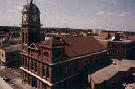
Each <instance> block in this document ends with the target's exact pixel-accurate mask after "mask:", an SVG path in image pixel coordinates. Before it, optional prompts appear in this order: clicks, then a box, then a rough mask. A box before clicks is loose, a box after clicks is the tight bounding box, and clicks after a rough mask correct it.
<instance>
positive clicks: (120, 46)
mask: <svg viewBox="0 0 135 89" xmlns="http://www.w3.org/2000/svg"><path fill="white" fill-rule="evenodd" d="M108 52H109V55H110V58H116V59H122V58H129V57H133V56H134V53H135V41H134V40H120V34H119V33H118V34H117V33H116V36H115V39H114V40H112V41H109V42H108Z"/></svg>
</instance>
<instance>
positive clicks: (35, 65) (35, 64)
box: [34, 61, 37, 71]
mask: <svg viewBox="0 0 135 89" xmlns="http://www.w3.org/2000/svg"><path fill="white" fill-rule="evenodd" d="M34 67H35V71H37V62H36V61H34Z"/></svg>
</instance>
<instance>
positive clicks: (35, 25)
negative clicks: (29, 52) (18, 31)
mask: <svg viewBox="0 0 135 89" xmlns="http://www.w3.org/2000/svg"><path fill="white" fill-rule="evenodd" d="M40 26H41V23H40V11H39V8H38V7H37V6H36V5H35V4H34V3H33V0H31V1H30V2H29V3H28V4H27V5H24V6H23V10H22V44H24V45H28V46H29V45H31V44H32V43H36V42H40V40H41V35H40V30H41V27H40Z"/></svg>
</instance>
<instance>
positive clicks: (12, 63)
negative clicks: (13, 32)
mask: <svg viewBox="0 0 135 89" xmlns="http://www.w3.org/2000/svg"><path fill="white" fill-rule="evenodd" d="M20 46H21V45H20V44H16V45H8V46H2V47H0V62H1V64H2V65H6V66H8V67H14V68H16V67H19V66H20V65H21V60H20V59H21V58H20V54H19V49H20Z"/></svg>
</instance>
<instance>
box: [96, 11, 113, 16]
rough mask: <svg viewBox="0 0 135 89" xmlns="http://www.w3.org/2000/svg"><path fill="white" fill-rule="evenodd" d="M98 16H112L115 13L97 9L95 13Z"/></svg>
mask: <svg viewBox="0 0 135 89" xmlns="http://www.w3.org/2000/svg"><path fill="white" fill-rule="evenodd" d="M96 15H98V16H113V15H115V12H107V11H98V12H97V13H96Z"/></svg>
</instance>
